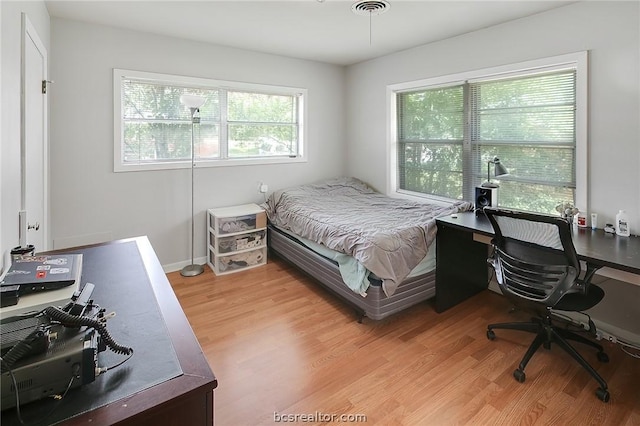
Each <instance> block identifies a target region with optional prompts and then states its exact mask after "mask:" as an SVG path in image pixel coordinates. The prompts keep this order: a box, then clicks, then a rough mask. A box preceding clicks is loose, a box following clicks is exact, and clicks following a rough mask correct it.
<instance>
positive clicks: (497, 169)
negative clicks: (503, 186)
mask: <svg viewBox="0 0 640 426" xmlns="http://www.w3.org/2000/svg"><path fill="white" fill-rule="evenodd" d="M492 164H493V166H494V169H493V176H494V177H502V176H507V175H508V174H509V171H508V170H507V169H506V167H505V166H503V165H502V163H501V162H500V159H499V158H498V157H493V159H492V160H489V161H487V181H486V182H483V183H482V185H481V186H482V187H483V188H498V184H497V183H493V182H491V175H490V173H491V165H492Z"/></svg>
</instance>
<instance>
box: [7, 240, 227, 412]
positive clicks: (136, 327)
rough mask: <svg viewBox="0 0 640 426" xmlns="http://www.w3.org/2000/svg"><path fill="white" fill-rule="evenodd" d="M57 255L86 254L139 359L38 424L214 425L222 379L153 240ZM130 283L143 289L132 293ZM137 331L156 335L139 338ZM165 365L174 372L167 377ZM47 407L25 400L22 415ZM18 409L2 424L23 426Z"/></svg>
mask: <svg viewBox="0 0 640 426" xmlns="http://www.w3.org/2000/svg"><path fill="white" fill-rule="evenodd" d="M56 252H58V253H60V252H67V253H68V252H73V253H82V254H83V257H84V260H83V273H82V276H83V284H84V283H85V280H87V281H88V280H90V282H92V283H93V284H94V285H95V290H94V293H93V297H94V298H95V299H96V303H98V304H100V305H101V306H102V305H103V304H104V307H105V308H107V311H110V310H114V311H115V312H116V313H117V314H118V315H119V314H120V312H123V313H124V315H123V316H118V315H117V316H116V317H115V318H118V321H116V320H115V319H113V320H109V322H108V323H107V328H108V329H109V331H110V334H111V335H112V336H113V338H114V339H115V340H119V343H122V344H125V345H129V346H131V347H133V348H134V356H133V357H132V358H131V360H129V361H127V362H126V363H125V364H123V366H122V367H125V366H126V367H127V368H125V369H124V370H121V371H120V369H121V368H122V367H118V369H114V370H113V372H109V371H107V372H106V373H105V374H104V375H103V376H99V377H97V378H96V379H95V381H94V382H93V383H89V384H86V385H83V386H82V387H81V388H78V389H73V390H71V391H70V392H69V395H68V396H67V397H65V398H64V399H63V400H62V403H61V404H60V408H59V409H56V410H55V411H54V412H53V414H52V415H51V416H49V417H48V418H46V419H45V420H44V421H42V422H40V423H38V424H48V423H57V422H62V424H65V425H87V424H91V425H111V424H121V425H212V424H213V421H214V419H213V390H214V389H215V388H216V387H217V380H216V378H215V376H214V374H213V372H212V371H211V368H210V367H209V364H208V362H207V359H206V357H205V356H204V354H203V352H202V349H201V347H200V344H199V343H198V341H197V339H196V337H195V335H194V333H193V330H192V329H191V326H190V325H189V322H188V320H187V318H186V317H185V314H184V312H183V310H182V308H181V307H180V304H179V302H178V300H177V298H176V296H175V294H174V292H173V290H172V288H171V285H170V284H169V281H168V280H167V277H166V275H165V273H164V271H163V269H162V267H161V265H160V262H159V261H158V258H157V256H156V254H155V252H154V250H153V248H152V247H151V244H150V242H149V240H148V239H147V237H138V238H132V239H126V240H118V241H113V242H110V243H106V244H97V245H93V246H85V247H79V248H73V249H67V250H61V251H56ZM132 275H133V276H132ZM123 286H124V291H123ZM132 286H133V287H140V289H141V290H143V291H142V292H140V293H131V294H128V291H127V288H132ZM117 293H123V294H117ZM142 295H146V296H144V297H142ZM141 299H142V300H141ZM132 312H133V313H134V314H133V315H132V314H131V313H132ZM127 313H129V314H128V315H129V317H128V316H127ZM145 315H152V318H155V320H154V321H153V324H146V325H144V324H141V323H140V322H141V319H140V318H144V316H145ZM142 321H144V320H142ZM144 327H147V329H145V328H144ZM136 333H137V336H141V335H147V334H149V335H152V337H151V338H149V339H145V338H144V337H142V338H140V337H137V338H134V337H135V336H136ZM154 334H156V335H157V337H153V335H154ZM131 336H134V337H131ZM131 340H133V341H131ZM158 341H160V343H158ZM158 344H160V345H162V346H161V347H160V349H158V347H157V345H158ZM154 345H155V346H154ZM107 351H108V349H107ZM101 354H102V353H101ZM156 359H160V360H162V362H158V361H154V360H156ZM133 360H135V362H133V363H131V362H130V361H133ZM165 360H168V361H165ZM154 362H157V364H158V365H157V367H158V374H157V375H156V374H155V371H156V370H155V368H156V365H153V363H154ZM148 364H150V365H148ZM159 364H163V365H159ZM166 365H168V366H169V367H168V370H169V372H168V373H166V374H168V376H163V375H162V371H161V370H162V369H163V368H164V369H165V370H167V368H166ZM149 372H151V374H150V373H149ZM110 374H111V376H109V375H110ZM118 375H119V376H118ZM165 377H166V378H165ZM99 381H102V382H99ZM133 382H135V383H133ZM123 388H124V389H125V390H123ZM123 392H125V393H124V394H123ZM67 399H68V401H67ZM43 404H45V403H43ZM43 404H39V403H38V402H33V403H30V404H26V405H25V406H24V407H23V409H22V410H21V411H22V414H23V417H25V418H30V419H33V418H35V419H38V411H41V410H43V408H41V406H42V405H43ZM14 411H15V410H14V409H9V410H6V411H4V412H3V413H2V424H3V425H10V424H18V423H17V419H16V417H15V413H14ZM47 411H48V410H47Z"/></svg>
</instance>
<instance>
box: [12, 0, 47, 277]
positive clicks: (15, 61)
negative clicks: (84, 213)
mask: <svg viewBox="0 0 640 426" xmlns="http://www.w3.org/2000/svg"><path fill="white" fill-rule="evenodd" d="M0 10H1V13H0V43H1V47H0V55H1V56H2V57H1V58H0V61H1V63H2V73H1V76H0V83H1V86H2V90H1V92H0V100H1V103H2V109H1V111H0V151H1V154H0V258H2V260H4V256H5V255H6V254H7V253H8V252H9V251H10V250H11V249H12V248H13V247H16V246H18V245H19V241H18V212H19V211H20V209H21V202H22V200H21V194H20V181H21V168H20V87H21V86H20V84H21V83H20V81H21V78H20V76H21V70H20V60H21V59H20V58H21V54H22V45H21V35H22V13H23V12H24V13H26V14H27V16H28V17H29V20H30V21H31V23H32V24H33V26H34V28H35V29H36V32H37V33H38V36H39V37H40V40H41V41H42V43H43V44H44V46H45V48H46V49H47V51H49V50H50V30H49V13H48V12H47V9H46V7H45V5H44V2H41V1H24V2H6V1H3V2H0ZM2 260H0V269H2V266H3V265H4V263H2Z"/></svg>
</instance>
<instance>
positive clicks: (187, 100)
mask: <svg viewBox="0 0 640 426" xmlns="http://www.w3.org/2000/svg"><path fill="white" fill-rule="evenodd" d="M204 101H205V98H203V97H201V96H196V95H182V96H180V102H181V103H182V104H183V105H184V106H186V107H188V108H189V110H190V111H191V264H190V265H187V266H185V267H184V268H182V270H181V271H180V275H182V276H183V277H195V276H196V275H200V274H201V273H203V272H204V266H202V265H195V264H194V263H193V245H194V237H195V234H194V229H193V214H194V213H193V168H194V163H195V148H194V145H195V143H194V140H193V125H194V124H196V123H200V114H199V113H200V107H201V106H202V104H204ZM196 113H197V114H196Z"/></svg>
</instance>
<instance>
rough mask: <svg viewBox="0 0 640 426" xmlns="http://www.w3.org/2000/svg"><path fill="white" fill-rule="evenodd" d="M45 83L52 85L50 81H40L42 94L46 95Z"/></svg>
mask: <svg viewBox="0 0 640 426" xmlns="http://www.w3.org/2000/svg"><path fill="white" fill-rule="evenodd" d="M47 83H53V81H52V80H42V94H43V95H46V94H47Z"/></svg>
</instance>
